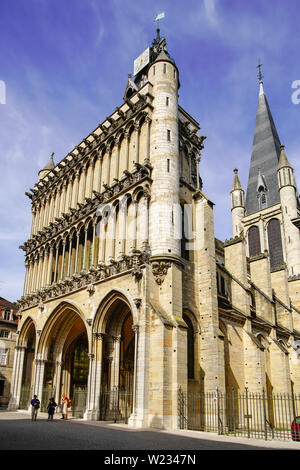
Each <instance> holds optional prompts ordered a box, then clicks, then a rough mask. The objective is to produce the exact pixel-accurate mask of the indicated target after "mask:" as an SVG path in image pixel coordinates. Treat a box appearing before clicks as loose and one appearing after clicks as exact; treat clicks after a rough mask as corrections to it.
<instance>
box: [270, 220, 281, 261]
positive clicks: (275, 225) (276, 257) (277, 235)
mask: <svg viewBox="0 0 300 470" xmlns="http://www.w3.org/2000/svg"><path fill="white" fill-rule="evenodd" d="M268 241H269V253H270V264H271V268H275V267H276V266H281V265H282V264H283V252H282V242H281V232H280V222H279V220H278V219H271V220H270V222H269V224H268Z"/></svg>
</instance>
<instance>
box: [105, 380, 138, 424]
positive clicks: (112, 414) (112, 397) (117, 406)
mask: <svg viewBox="0 0 300 470" xmlns="http://www.w3.org/2000/svg"><path fill="white" fill-rule="evenodd" d="M132 405H133V394H132V392H131V391H128V390H126V389H120V388H118V387H113V388H112V389H103V390H102V392H101V398H100V420H102V421H114V422H115V423H116V422H117V421H123V422H125V423H126V424H127V423H128V418H129V416H130V415H131V413H132Z"/></svg>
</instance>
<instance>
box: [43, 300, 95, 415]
mask: <svg viewBox="0 0 300 470" xmlns="http://www.w3.org/2000/svg"><path fill="white" fill-rule="evenodd" d="M88 355H89V339H88V332H87V328H86V324H85V321H84V316H83V313H82V312H81V310H80V309H79V307H78V306H76V305H75V304H74V303H71V302H66V301H64V302H62V303H60V304H59V305H58V306H57V307H56V308H55V309H54V311H53V312H52V314H51V315H50V316H49V318H48V320H47V322H46V324H45V326H44V328H43V330H42V332H41V335H40V339H39V342H38V347H37V355H36V374H35V375H36V379H35V390H36V393H37V394H38V395H39V396H40V397H41V402H42V408H43V407H45V406H46V405H47V402H48V399H49V398H50V396H54V397H55V400H56V402H57V403H60V401H61V397H62V396H63V395H64V396H67V397H68V398H70V399H71V400H72V401H73V412H74V409H75V408H76V403H75V402H76V397H77V394H78V390H81V391H82V390H84V392H85V394H86V392H87V390H86V389H87V383H88V373H89V357H88ZM77 411H78V410H77ZM84 411H85V408H84V409H83V408H82V409H81V410H80V414H81V415H83V413H84Z"/></svg>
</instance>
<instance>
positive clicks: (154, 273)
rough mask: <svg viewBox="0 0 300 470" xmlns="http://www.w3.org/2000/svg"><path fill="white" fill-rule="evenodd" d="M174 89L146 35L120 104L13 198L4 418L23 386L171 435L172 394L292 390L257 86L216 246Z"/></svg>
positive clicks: (287, 197) (280, 212) (291, 259)
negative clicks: (226, 226)
mask: <svg viewBox="0 0 300 470" xmlns="http://www.w3.org/2000/svg"><path fill="white" fill-rule="evenodd" d="M179 87H180V83H179V71H178V68H177V66H176V64H175V62H174V60H173V59H172V58H171V57H170V55H169V53H168V52H167V49H166V42H165V39H164V38H161V37H160V34H159V30H158V31H157V37H156V38H155V39H154V41H153V43H152V45H151V47H149V48H147V49H146V51H145V52H144V53H143V54H142V55H141V56H140V57H139V58H138V59H137V60H136V61H135V73H134V77H131V76H129V77H128V82H127V86H126V90H125V93H124V97H123V102H122V104H120V106H118V107H116V108H115V110H114V111H113V113H112V114H111V115H110V116H109V117H107V118H106V119H105V120H104V121H103V122H102V124H100V125H99V126H98V127H97V128H96V129H95V130H94V131H93V132H91V133H90V134H89V135H88V136H87V137H86V138H85V139H84V140H83V141H82V142H80V143H79V144H78V145H77V146H76V147H75V148H74V149H72V150H71V151H70V153H69V154H68V155H66V156H65V157H64V158H63V159H62V160H61V162H60V163H58V164H55V163H54V161H53V156H51V159H50V161H49V162H48V163H47V165H46V166H45V167H44V168H43V169H42V170H41V171H40V172H39V180H38V182H37V184H36V185H35V186H34V188H33V189H31V190H30V192H28V193H26V194H27V196H28V197H29V198H30V199H31V203H32V226H31V234H30V239H29V240H27V241H26V242H25V243H24V245H23V246H22V247H21V248H22V249H23V250H24V252H25V266H26V273H25V282H24V291H23V295H22V297H21V299H20V300H19V317H20V320H19V326H18V339H17V345H16V351H15V360H14V372H13V380H12V386H11V398H10V404H9V408H10V409H17V408H24V407H26V406H28V400H29V398H30V397H31V395H32V394H33V393H35V394H37V395H38V396H39V397H40V398H42V400H43V399H44V398H45V397H46V398H49V397H50V396H54V397H55V400H56V402H57V403H59V402H60V398H61V396H62V395H67V396H68V397H70V398H71V399H72V400H73V406H74V408H75V402H76V400H77V401H78V397H80V396H83V397H84V403H83V406H82V415H83V417H84V418H85V419H92V420H99V419H103V417H104V416H108V417H111V416H112V415H110V413H112V409H113V406H112V401H113V400H114V396H115V395H114V394H115V393H117V394H118V396H123V397H125V398H124V399H123V402H122V403H123V404H122V406H121V408H122V407H123V408H122V409H121V408H120V407H119V409H118V413H122V412H124V407H126V409H127V410H129V412H128V423H129V425H130V426H133V427H150V426H153V427H159V428H176V427H177V426H178V390H179V388H180V389H181V390H182V391H184V392H198V391H201V392H210V391H215V390H216V389H218V390H221V391H230V390H232V388H234V389H235V390H237V391H239V390H244V388H245V387H247V388H248V389H249V390H251V391H254V392H255V391H258V392H259V391H261V390H263V389H266V390H268V391H269V392H270V393H271V392H285V393H300V368H299V362H300V358H299V356H298V349H297V348H298V345H299V344H300V239H299V228H300V219H299V201H298V199H297V198H298V195H297V189H296V183H295V178H294V174H293V169H292V167H291V165H290V164H289V162H288V159H287V157H286V154H285V151H284V148H283V146H281V144H280V141H279V138H278V135H277V131H276V128H275V125H274V122H273V119H272V116H271V112H270V109H269V106H268V103H267V100H266V97H265V93H264V90H263V84H262V83H260V94H259V106H258V113H257V122H256V130H255V138H254V144H253V153H252V158H251V164H250V176H249V185H248V189H247V198H246V199H245V197H244V191H243V189H242V187H241V184H240V181H239V178H238V173H237V170H235V173H234V182H233V186H232V191H231V194H230V197H231V205H232V222H233V238H231V239H229V240H226V241H225V242H221V241H220V240H217V239H216V238H215V234H214V214H213V206H214V204H213V202H212V201H211V200H210V198H209V197H208V196H207V195H206V194H205V193H204V192H203V190H202V180H201V178H200V175H199V167H200V170H201V164H200V166H199V163H200V159H201V150H202V149H203V147H204V145H203V142H204V140H205V137H203V136H199V125H198V123H197V121H196V120H195V119H194V118H193V117H192V116H190V115H189V114H188V113H187V112H186V111H185V110H184V109H183V108H182V107H181V106H180V105H179V104H178V89H179ZM122 394H123V395H122ZM126 400H128V401H126ZM127 405H128V406H127Z"/></svg>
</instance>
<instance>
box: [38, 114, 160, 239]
mask: <svg viewBox="0 0 300 470" xmlns="http://www.w3.org/2000/svg"><path fill="white" fill-rule="evenodd" d="M150 125H151V119H150V118H149V117H148V116H146V117H145V116H144V115H143V117H142V118H140V120H139V121H135V122H131V123H130V124H129V125H128V126H127V128H126V129H125V130H124V129H123V130H122V131H121V132H120V133H119V134H117V135H116V136H115V137H114V136H112V137H111V138H110V139H108V140H107V142H106V143H105V144H103V145H102V146H100V147H99V149H98V150H97V151H95V152H93V153H91V154H90V155H89V156H88V157H87V158H86V159H84V160H83V161H82V162H80V163H79V164H78V165H75V166H74V167H72V168H71V171H70V172H69V173H67V174H66V176H65V177H64V178H61V179H58V181H57V182H56V183H55V184H54V186H53V188H52V190H50V192H49V191H48V192H47V194H45V195H41V197H40V198H38V199H37V200H35V201H33V204H32V225H31V234H30V236H31V237H32V236H33V235H36V234H37V233H38V232H39V231H41V230H42V229H43V228H44V227H47V226H48V225H49V224H50V223H51V222H52V223H53V222H55V221H56V219H58V218H60V217H61V216H62V215H63V214H66V213H68V212H69V211H70V209H76V208H77V204H78V203H80V204H83V203H84V202H85V199H86V198H92V197H93V191H96V192H98V193H99V192H101V191H102V190H103V185H108V186H109V185H111V184H112V183H113V182H114V181H115V180H119V179H120V178H121V177H122V175H123V173H124V171H131V170H132V169H133V166H134V163H141V162H143V161H145V160H146V161H149V158H150ZM66 162H67V163H69V162H70V161H68V160H66ZM64 164H65V163H64V161H63V162H62V163H61V168H63V166H64ZM58 176H59V174H58Z"/></svg>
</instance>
